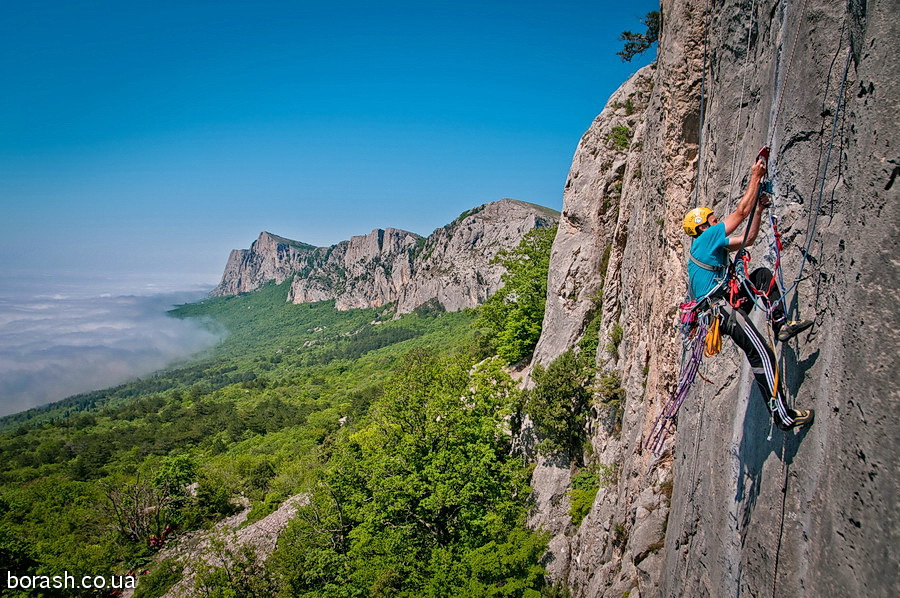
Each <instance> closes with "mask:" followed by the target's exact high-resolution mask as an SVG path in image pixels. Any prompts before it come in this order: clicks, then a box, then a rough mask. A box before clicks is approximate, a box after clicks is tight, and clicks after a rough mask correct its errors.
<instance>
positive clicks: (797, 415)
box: [775, 409, 816, 430]
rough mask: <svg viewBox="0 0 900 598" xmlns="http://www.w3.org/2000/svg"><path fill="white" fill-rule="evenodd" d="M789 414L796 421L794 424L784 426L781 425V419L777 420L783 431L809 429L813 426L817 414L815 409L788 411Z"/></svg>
mask: <svg viewBox="0 0 900 598" xmlns="http://www.w3.org/2000/svg"><path fill="white" fill-rule="evenodd" d="M788 414H789V415H790V416H791V419H792V420H794V423H792V424H789V425H784V424H782V423H781V421H780V418H775V422H776V424H777V425H778V427H779V428H780V429H782V430H793V429H794V428H807V427H809V426H811V425H812V423H813V420H814V419H815V418H816V412H815V410H814V409H788Z"/></svg>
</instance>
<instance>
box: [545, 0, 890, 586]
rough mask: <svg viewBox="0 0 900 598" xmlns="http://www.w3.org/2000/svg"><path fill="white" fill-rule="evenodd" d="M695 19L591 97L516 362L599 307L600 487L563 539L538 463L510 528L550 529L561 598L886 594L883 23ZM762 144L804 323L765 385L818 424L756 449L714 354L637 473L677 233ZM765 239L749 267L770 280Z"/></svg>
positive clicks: (661, 348)
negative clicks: (535, 339) (536, 327)
mask: <svg viewBox="0 0 900 598" xmlns="http://www.w3.org/2000/svg"><path fill="white" fill-rule="evenodd" d="M706 6H707V4H706V3H704V2H702V1H699V0H664V1H663V2H662V6H661V9H662V15H663V28H662V31H661V36H660V42H659V54H658V61H657V63H656V65H655V67H651V68H646V69H643V70H641V71H639V72H638V73H636V74H635V75H634V76H633V77H632V78H631V79H630V80H629V81H628V82H627V83H626V84H625V85H624V86H623V87H622V88H621V89H620V90H619V91H618V92H616V94H614V95H613V97H612V98H610V102H609V103H608V104H607V106H606V108H605V109H604V110H603V112H602V113H601V114H600V116H599V117H598V118H597V119H596V120H595V121H594V123H593V124H592V125H591V128H590V129H589V130H588V131H587V133H585V135H584V137H583V138H582V140H581V143H580V144H579V146H578V150H577V152H576V154H575V158H574V160H573V165H572V169H571V172H570V175H569V179H568V181H567V183H566V189H565V194H564V205H563V213H562V218H561V222H560V227H559V232H558V233H557V238H556V241H555V243H554V247H553V254H552V260H551V267H550V272H551V276H550V280H549V285H548V303H547V312H546V316H545V320H544V334H543V336H542V338H541V340H540V343H539V345H538V347H537V349H536V351H535V357H534V360H535V362H536V363H542V364H547V363H549V362H551V361H552V360H553V359H555V358H556V357H557V356H558V355H559V354H560V353H562V352H563V351H565V350H566V349H569V348H572V347H573V346H575V344H576V343H577V341H578V340H579V337H580V336H582V335H583V334H584V331H585V329H586V326H587V323H588V321H589V320H590V318H591V317H593V315H594V314H595V313H596V312H597V310H600V313H602V325H601V330H600V339H599V340H600V343H599V346H600V349H599V350H598V355H597V365H598V370H600V372H604V373H605V372H614V373H616V374H618V375H619V376H620V377H621V381H622V386H623V388H624V389H625V391H626V399H625V401H624V409H623V415H622V420H621V425H620V427H618V428H617V427H615V426H613V427H610V426H608V425H604V421H603V420H602V419H600V418H597V419H595V420H594V421H592V422H591V425H590V430H589V431H590V441H591V445H592V448H593V456H592V460H593V461H594V462H596V463H601V464H604V465H608V466H612V467H614V468H615V472H616V475H615V476H613V481H612V482H611V483H610V484H608V485H607V486H605V487H603V488H601V489H600V491H599V492H598V494H597V497H596V499H595V501H594V504H593V507H592V509H591V511H590V513H589V514H588V515H587V517H586V518H585V519H584V521H583V522H582V523H581V525H580V526H579V527H578V528H575V527H574V526H572V525H571V523H570V522H569V520H568V498H567V496H566V494H565V492H566V490H567V489H568V484H569V478H570V470H569V468H568V467H565V466H559V464H553V463H548V462H541V463H539V465H538V467H537V469H536V470H535V473H534V478H533V486H534V489H535V499H536V508H535V511H534V513H533V515H532V518H531V523H532V524H533V525H535V526H539V527H544V528H545V529H548V530H549V531H550V532H551V533H552V534H553V539H552V541H551V554H550V555H549V556H548V558H547V566H548V568H549V570H550V571H551V573H552V574H553V576H554V578H555V579H558V580H561V581H563V582H565V583H566V585H567V586H569V588H570V589H571V591H572V593H573V595H574V596H609V597H615V598H619V597H621V596H622V595H623V594H624V593H626V592H629V596H630V597H631V598H635V597H636V596H641V597H646V596H667V597H668V596H671V597H680V596H693V595H699V596H772V595H776V596H807V597H810V598H812V597H818V596H854V595H866V596H868V595H877V596H888V595H895V594H896V593H897V590H898V589H900V587H898V576H897V573H896V572H897V570H898V557H897V546H898V545H900V543H898V532H897V515H898V508H897V498H896V495H897V489H898V477H897V473H896V470H897V468H896V466H895V461H896V455H897V438H898V436H900V434H898V429H897V425H896V423H895V422H896V418H895V417H893V416H892V415H891V414H892V413H893V411H894V409H893V408H894V407H896V406H897V403H898V395H900V393H898V391H897V390H896V386H895V383H896V379H897V376H896V374H895V372H896V371H897V368H898V354H900V342H898V341H900V316H898V313H900V310H897V308H896V305H897V300H898V295H900V292H898V285H897V281H898V278H900V272H898V269H900V262H898V260H897V258H896V249H897V240H898V235H897V228H898V205H900V202H898V197H897V188H898V184H897V182H896V177H897V175H898V173H900V164H898V158H900V156H898V155H897V149H896V148H897V147H898V142H900V139H898V134H897V131H898V129H900V128H898V122H897V121H898V114H900V111H898V100H897V98H898V93H897V92H898V90H897V79H898V77H897V75H898V72H897V71H898V68H897V66H896V65H897V62H896V60H895V59H894V58H893V56H894V50H895V49H896V47H897V41H898V39H900V32H898V25H897V21H896V19H895V18H894V17H893V13H894V12H895V11H894V9H895V8H896V7H895V6H894V5H893V4H891V3H888V2H884V1H875V2H868V3H862V2H858V1H856V0H853V1H851V2H850V3H849V5H845V4H836V3H831V2H825V1H824V0H808V1H807V2H805V3H802V4H798V5H794V4H790V3H782V2H775V1H774V0H771V1H762V2H753V3H746V2H743V1H741V0H726V1H725V3H724V4H717V5H716V6H715V8H714V9H713V12H711V13H709V14H705V13H704V10H705V8H706ZM801 10H803V13H802V14H801V13H800V11H801ZM751 11H752V12H751ZM704 40H706V60H705V61H704ZM848 61H849V62H848ZM704 63H705V64H706V72H705V77H704V76H703V72H704ZM845 67H846V69H847V70H846V73H847V75H846V80H845V76H844V73H845ZM701 89H703V91H704V99H705V105H704V107H703V110H702V111H701ZM701 127H702V135H701ZM832 132H833V136H832ZM623 135H624V136H625V137H624V138H623ZM629 136H630V138H628V137H629ZM625 138H628V139H625ZM701 139H702V143H700V141H701ZM763 145H770V146H771V148H772V154H771V156H772V157H771V161H770V175H771V178H772V181H773V184H774V191H775V205H776V207H775V210H774V212H775V214H777V216H778V218H779V228H780V230H781V233H782V241H783V243H784V245H785V247H784V250H783V254H782V263H783V267H784V276H785V281H786V283H787V284H788V285H791V284H792V283H793V282H794V281H795V280H797V279H798V278H799V284H798V285H797V286H796V287H794V290H795V291H796V292H792V293H791V294H790V301H789V305H790V306H791V307H792V309H793V311H794V315H796V316H799V317H802V318H805V319H813V320H815V323H816V326H815V327H814V328H812V329H811V331H810V332H808V333H804V334H802V335H801V336H800V337H799V338H798V339H797V340H795V341H792V342H791V343H788V344H786V345H784V346H782V347H779V353H780V354H781V359H782V373H781V376H782V380H783V381H784V386H785V391H786V392H787V394H788V397H789V403H790V404H791V405H797V406H800V407H812V408H815V409H816V412H817V419H816V422H815V424H814V425H813V426H812V428H810V429H809V430H807V431H804V432H801V433H793V432H791V433H782V432H780V431H778V430H777V429H775V430H774V431H771V440H767V438H768V437H769V434H770V419H769V417H768V412H767V410H766V408H765V406H764V402H763V399H762V398H761V397H760V395H759V392H758V391H757V390H756V388H755V386H754V385H753V384H752V376H751V375H750V373H749V371H748V365H747V363H746V360H745V359H744V357H743V355H742V354H741V353H740V352H739V351H737V350H736V349H735V348H734V347H733V346H732V344H731V342H730V340H728V339H727V338H726V339H725V340H724V343H723V344H724V347H725V349H724V350H723V352H722V353H720V354H719V355H717V356H716V357H714V358H710V359H707V360H705V362H704V364H703V366H702V368H701V373H702V374H703V375H704V376H705V377H706V378H707V379H708V380H710V382H709V383H708V382H704V381H702V380H701V379H699V378H698V380H697V382H696V383H695V385H694V389H693V390H692V393H691V395H690V396H689V397H688V399H687V400H686V402H685V404H684V406H683V407H682V410H681V413H680V417H679V420H678V429H677V433H676V434H674V437H673V438H670V440H669V441H668V444H667V446H666V450H665V451H664V453H663V455H662V456H660V457H656V456H654V455H652V454H650V453H649V451H647V450H645V449H644V448H643V443H644V441H645V439H646V437H647V434H648V432H649V430H650V428H651V426H652V425H653V422H654V420H655V418H656V416H657V414H658V413H659V411H660V409H661V408H662V405H663V404H664V402H665V401H666V400H667V398H668V396H669V395H670V394H671V392H672V390H673V389H674V386H675V383H676V378H677V375H678V370H679V362H680V354H681V345H680V337H679V335H678V333H677V331H676V330H675V323H676V320H677V305H678V304H679V303H680V302H681V301H682V300H683V297H684V294H685V288H686V280H685V272H686V255H687V254H686V252H687V249H688V247H689V239H688V238H687V237H686V236H685V235H684V233H683V232H682V230H681V219H682V217H683V215H684V213H685V212H686V211H687V210H688V209H690V208H691V207H694V206H695V205H710V206H711V207H712V208H713V210H714V211H716V212H717V213H719V214H725V213H727V212H728V211H729V210H731V209H733V208H734V206H735V203H736V200H737V198H739V197H740V195H741V194H742V192H743V188H744V185H745V184H746V181H747V179H748V175H749V169H750V165H751V164H752V162H753V160H754V157H755V156H756V153H757V151H758V150H759V148H760V147H761V146H763ZM826 163H827V169H826ZM698 173H699V174H698ZM764 228H765V229H766V231H767V232H766V235H765V238H763V236H761V238H760V239H759V240H758V241H757V243H756V246H755V247H754V248H753V250H752V254H753V256H752V257H753V264H754V265H755V266H759V265H768V266H770V267H771V265H772V263H773V251H772V249H771V244H772V238H771V237H772V235H771V232H770V227H767V226H764ZM804 256H806V259H804ZM801 269H802V272H801ZM759 326H760V328H761V329H764V327H765V323H764V322H763V321H760V322H759ZM616 338H621V341H620V342H614V341H615V339H616ZM611 344H612V345H614V346H612V347H611V348H610V349H607V347H610V345H611ZM701 423H702V425H701Z"/></svg>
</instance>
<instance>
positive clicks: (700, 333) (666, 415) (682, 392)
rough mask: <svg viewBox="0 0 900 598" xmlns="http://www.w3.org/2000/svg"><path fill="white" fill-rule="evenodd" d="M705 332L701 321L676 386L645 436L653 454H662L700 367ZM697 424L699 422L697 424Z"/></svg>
mask: <svg viewBox="0 0 900 598" xmlns="http://www.w3.org/2000/svg"><path fill="white" fill-rule="evenodd" d="M706 332H707V327H706V325H705V324H704V323H701V324H700V325H699V326H698V327H697V330H696V333H695V334H694V337H693V339H692V341H691V343H690V353H689V355H690V357H689V359H688V362H687V364H686V365H685V367H684V368H682V370H681V376H680V378H679V380H678V387H677V388H676V389H675V392H674V393H672V396H670V397H669V400H668V401H666V404H665V405H664V406H663V409H662V411H660V413H659V415H658V416H657V418H656V422H654V424H653V429H652V430H651V432H650V435H649V436H648V437H647V442H646V444H645V448H648V449H650V451H651V452H652V453H653V454H654V455H657V456H658V455H660V454H662V449H663V445H664V444H665V442H666V438H668V436H669V433H670V432H671V431H672V430H673V429H674V424H675V417H676V416H677V415H678V410H679V409H680V408H681V404H682V403H684V399H685V398H686V397H687V395H688V392H689V391H690V389H691V386H692V385H693V384H694V380H695V379H696V378H697V372H698V371H699V369H700V362H701V361H703V352H704V351H705V349H706ZM698 425H699V424H698Z"/></svg>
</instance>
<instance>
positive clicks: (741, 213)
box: [722, 158, 766, 248]
mask: <svg viewBox="0 0 900 598" xmlns="http://www.w3.org/2000/svg"><path fill="white" fill-rule="evenodd" d="M764 176H766V162H765V160H764V159H762V158H760V159H759V160H757V161H756V164H754V165H753V168H751V169H750V184H749V185H747V190H746V191H745V192H744V196H743V197H742V198H741V200H740V201H739V202H738V205H737V208H735V210H734V212H732V213H731V214H729V215H728V216H725V219H724V220H723V221H722V222H724V223H725V234H726V235H729V236H730V235H731V233H733V232H734V231H735V230H737V227H739V226H740V225H741V223H742V222H743V221H744V220H746V219H747V217H748V216H749V215H750V212H751V211H752V210H753V202H754V201H756V196H757V195H758V194H759V183H760V181H762V178H763V177H764ZM750 225H751V228H752V225H753V223H752V222H751V223H750ZM758 229H759V226H758V225H757V230H758ZM748 241H749V239H748ZM738 247H740V243H738ZM729 248H730V246H729Z"/></svg>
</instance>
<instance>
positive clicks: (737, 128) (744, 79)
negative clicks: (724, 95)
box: [726, 0, 756, 212]
mask: <svg viewBox="0 0 900 598" xmlns="http://www.w3.org/2000/svg"><path fill="white" fill-rule="evenodd" d="M755 17H756V0H753V1H752V2H751V3H750V23H749V24H748V25H747V49H746V50H745V51H744V67H743V68H742V69H741V73H742V74H741V101H740V102H738V116H737V119H736V120H735V121H734V122H735V127H734V141H732V143H731V148H732V150H731V174H730V175H729V176H728V208H727V210H726V211H728V212H730V211H731V198H732V196H733V195H734V192H733V189H734V187H735V176H734V175H735V173H736V172H737V155H738V151H737V148H738V134H739V133H740V131H741V123H742V122H743V113H744V95H745V94H746V93H747V71H748V70H749V69H748V68H747V66H748V65H747V62H748V60H749V59H750V39H751V38H752V37H753V20H754V19H755ZM749 128H750V123H749V122H748V123H747V126H746V127H744V131H743V132H744V137H745V138H746V136H747V129H749Z"/></svg>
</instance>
